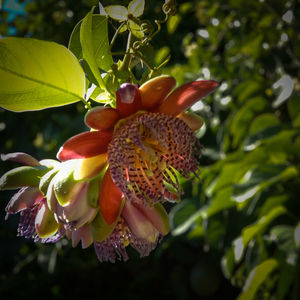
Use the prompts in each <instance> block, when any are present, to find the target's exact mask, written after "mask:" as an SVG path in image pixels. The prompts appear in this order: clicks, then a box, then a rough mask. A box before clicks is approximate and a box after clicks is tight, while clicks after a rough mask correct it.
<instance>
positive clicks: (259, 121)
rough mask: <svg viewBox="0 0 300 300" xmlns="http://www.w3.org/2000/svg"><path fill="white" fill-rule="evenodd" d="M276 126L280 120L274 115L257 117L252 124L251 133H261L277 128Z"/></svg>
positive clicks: (266, 114) (267, 114) (268, 114)
mask: <svg viewBox="0 0 300 300" xmlns="http://www.w3.org/2000/svg"><path fill="white" fill-rule="evenodd" d="M276 125H279V120H278V118H277V117H276V116H275V115H274V114H272V113H265V114H261V115H259V116H258V117H256V118H255V119H254V120H253V122H252V123H251V126H250V129H249V133H250V134H254V133H257V132H259V131H261V130H262V129H265V128H268V127H272V126H276Z"/></svg>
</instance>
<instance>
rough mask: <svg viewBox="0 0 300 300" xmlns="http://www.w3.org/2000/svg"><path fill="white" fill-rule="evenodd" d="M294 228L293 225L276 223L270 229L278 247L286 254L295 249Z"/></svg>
mask: <svg viewBox="0 0 300 300" xmlns="http://www.w3.org/2000/svg"><path fill="white" fill-rule="evenodd" d="M294 230H295V229H294V227H293V226H290V225H277V226H274V227H273V228H272V230H271V235H272V237H273V239H275V241H276V242H277V243H278V248H279V249H281V250H282V251H284V252H286V253H287V254H290V253H291V252H295V251H296V244H295V240H294Z"/></svg>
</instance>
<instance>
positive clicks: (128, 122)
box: [57, 76, 219, 261]
mask: <svg viewBox="0 0 300 300" xmlns="http://www.w3.org/2000/svg"><path fill="white" fill-rule="evenodd" d="M175 84H176V82H175V80H174V78H173V77H170V76H160V77H157V78H154V79H152V80H150V81H148V82H146V83H145V84H144V85H142V86H141V87H140V88H138V86H137V85H133V84H130V83H126V84H123V85H122V86H121V87H120V88H119V89H118V90H117V92H116V108H111V107H95V108H93V109H91V110H90V111H89V112H88V113H87V115H86V117H85V123H86V125H87V126H89V127H90V128H91V131H89V132H84V133H81V134H78V135H76V136H74V137H72V138H70V139H69V140H67V141H66V142H65V144H64V145H63V146H62V147H61V149H60V151H59V152H58V155H57V157H58V159H59V160H61V161H68V160H80V161H81V164H80V167H79V168H78V170H79V171H78V173H79V174H84V175H80V177H81V176H82V177H85V178H88V177H93V176H95V174H97V172H99V171H100V170H101V169H102V168H103V165H104V164H105V162H107V163H108V168H107V170H106V173H105V175H104V178H103V180H102V183H101V187H100V196H99V207H100V212H99V213H100V214H101V218H103V220H102V222H104V224H106V225H108V227H109V228H110V229H111V230H108V232H109V233H108V234H106V235H102V234H100V236H101V238H97V234H95V233H94V240H95V243H94V244H95V250H96V253H97V255H98V257H99V259H100V260H110V261H114V260H115V259H117V258H123V259H126V258H127V254H126V251H125V247H126V246H127V245H128V244H131V246H133V247H134V248H136V249H137V250H138V251H139V252H140V254H141V255H142V256H143V255H148V254H149V252H150V251H151V250H152V249H153V248H154V247H155V246H156V244H157V242H158V241H159V240H160V237H161V236H162V235H165V234H166V233H167V230H168V225H166V224H163V223H165V221H164V220H165V218H166V217H165V216H166V212H165V210H164V208H163V206H159V208H158V205H161V204H160V203H161V202H164V201H166V200H169V201H177V200H178V195H179V194H180V193H181V190H180V186H179V182H178V178H177V177H178V175H177V174H178V173H179V174H181V175H183V176H185V177H187V178H189V176H190V174H191V173H194V174H195V175H196V176H197V169H198V160H197V157H198V156H199V154H200V150H199V147H198V141H197V139H196V138H195V137H194V132H193V131H194V130H197V129H198V128H199V127H201V126H202V121H201V120H200V119H199V118H198V117H197V116H195V115H193V114H191V113H186V112H185V110H186V109H187V108H188V107H190V106H191V105H192V104H194V103H195V102H196V101H197V100H199V99H200V98H202V97H204V96H206V95H208V94H209V93H211V92H212V91H214V90H215V89H216V88H217V87H218V85H219V84H218V82H216V81H213V80H202V81H194V82H190V83H187V84H184V85H182V86H180V87H178V88H177V89H175V90H173V88H174V86H175ZM172 90H173V91H172ZM124 203H125V204H124ZM93 226H94V225H93ZM100 228H101V226H100ZM138 228H144V230H137V229H138Z"/></svg>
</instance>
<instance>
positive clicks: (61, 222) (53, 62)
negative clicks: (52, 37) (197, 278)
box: [0, 0, 219, 262]
mask: <svg viewBox="0 0 300 300" xmlns="http://www.w3.org/2000/svg"><path fill="white" fill-rule="evenodd" d="M144 5H145V3H144V1H143V0H133V1H131V2H130V3H129V5H128V7H127V8H126V7H124V6H117V5H113V6H108V7H105V8H104V7H103V6H102V5H101V4H100V6H99V7H100V9H99V11H100V13H99V14H95V13H94V10H95V8H94V7H93V8H92V10H91V11H90V12H89V13H88V14H87V15H86V17H85V18H84V19H83V20H81V21H80V22H79V23H78V24H77V25H76V27H75V28H74V30H73V32H72V35H71V38H70V42H69V49H66V48H64V47H62V46H61V45H58V44H56V43H52V42H45V41H39V40H35V39H28V38H27V39H23V38H4V39H2V40H0V52H1V56H2V57H4V58H5V59H3V60H1V62H0V77H1V85H0V94H1V97H0V105H1V106H2V107H3V108H5V109H8V110H12V111H28V110H39V109H44V108H49V107H54V106H61V105H66V104H70V103H74V102H77V101H82V102H83V103H84V104H85V108H86V109H87V113H86V115H85V119H84V121H85V124H86V125H87V126H88V127H89V128H90V130H89V131H87V132H83V133H79V134H78V135H75V136H73V137H71V138H69V139H68V140H67V141H66V142H65V143H64V144H63V146H62V147H61V148H60V150H59V151H58V153H57V159H58V160H51V159H46V160H41V161H38V160H36V159H35V158H33V157H32V156H30V155H28V154H25V153H22V152H18V153H10V154H3V155H2V156H1V159H2V160H3V161H6V160H12V161H15V162H19V163H21V164H23V165H25V166H21V167H19V168H15V169H13V170H11V171H9V172H7V173H6V174H4V175H3V176H2V177H1V179H0V188H1V189H16V188H19V191H18V192H17V193H16V194H15V195H14V196H13V197H12V199H11V200H10V202H9V203H8V205H7V208H6V211H7V217H8V216H9V215H10V214H15V213H20V221H19V226H18V235H19V236H24V237H25V238H33V239H34V240H35V241H36V242H38V241H40V242H56V241H58V240H59V239H61V238H62V237H64V236H66V237H67V238H68V239H71V240H72V245H73V246H76V245H77V244H78V243H79V242H80V241H81V243H82V247H83V248H87V247H89V246H90V245H91V244H94V248H95V251H96V254H97V256H98V258H99V260H100V261H111V262H114V261H115V260H117V259H123V260H126V259H127V258H128V256H127V252H126V249H125V248H126V247H127V246H128V245H131V246H132V247H133V248H135V249H136V250H137V251H138V252H139V253H140V255H141V256H145V255H148V254H149V253H150V251H152V250H153V249H154V248H155V247H156V245H157V243H158V242H159V241H160V240H161V238H162V237H163V236H164V235H166V234H167V233H168V231H169V218H168V214H167V212H166V210H165V208H164V206H163V203H164V202H165V201H169V202H178V201H179V195H180V194H181V193H182V190H181V187H180V184H179V180H178V178H179V177H180V176H184V177H186V178H190V179H191V180H193V178H197V176H198V164H199V162H198V158H199V156H200V154H201V147H200V144H199V142H198V140H197V139H196V137H195V135H194V131H196V130H198V129H199V128H200V127H201V126H202V124H203V122H202V120H201V118H199V117H198V116H197V115H195V114H192V113H190V112H186V110H187V109H188V108H189V107H190V106H191V105H192V104H194V103H195V102H196V101H197V100H199V99H200V98H202V97H205V96H206V95H208V94H209V93H211V92H212V91H214V90H215V89H216V88H217V87H218V85H219V84H218V82H216V81H214V80H199V81H193V82H189V83H186V84H184V85H182V86H180V87H177V88H175V85H176V81H175V79H174V78H173V77H171V76H167V75H162V71H161V68H162V67H163V66H164V65H165V64H166V63H167V62H168V60H169V58H166V60H165V61H163V62H162V63H161V64H160V65H159V66H152V65H151V64H150V63H149V61H148V59H147V56H146V54H145V53H144V52H145V51H144V48H145V47H146V46H147V45H148V44H149V43H150V41H151V40H152V38H154V36H155V35H156V34H157V33H158V32H159V30H160V24H161V23H163V22H165V21H166V20H167V19H168V17H169V16H170V15H173V14H174V12H175V4H174V2H173V1H170V0H169V1H165V4H164V5H163V12H164V14H165V19H164V20H163V21H159V20H156V24H157V26H158V28H157V30H156V31H155V30H154V29H153V27H152V25H151V23H150V22H149V21H143V20H141V18H140V17H141V16H142V14H143V11H144ZM110 18H111V19H114V20H115V21H116V22H117V23H120V24H119V27H118V29H117V30H116V33H115V35H114V36H113V38H112V40H111V42H109V39H108V20H109V19H110ZM125 31H126V32H128V41H127V48H126V50H125V52H124V53H122V52H115V53H114V52H113V51H112V49H113V46H114V42H115V40H116V39H117V37H118V35H120V34H121V33H123V32H125ZM21 47H22V51H20V49H21ZM118 57H122V59H119V60H118ZM15 62H18V64H16V63H15ZM144 66H146V67H144ZM134 68H137V70H134ZM141 70H142V71H141ZM134 71H136V72H134ZM139 71H140V72H139ZM135 73H141V75H140V76H139V78H138V75H136V74H135ZM8 87H9V93H8V90H7V89H8ZM90 99H92V100H94V101H95V102H98V103H101V104H102V105H98V106H93V107H92V104H91V102H90V101H89V100H90Z"/></svg>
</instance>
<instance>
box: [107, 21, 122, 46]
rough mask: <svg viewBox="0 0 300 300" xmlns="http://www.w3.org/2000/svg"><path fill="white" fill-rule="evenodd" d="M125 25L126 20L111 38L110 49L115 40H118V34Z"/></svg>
mask: <svg viewBox="0 0 300 300" xmlns="http://www.w3.org/2000/svg"><path fill="white" fill-rule="evenodd" d="M123 25H124V22H122V23H121V25H120V26H119V27H118V29H117V30H116V32H115V34H114V36H113V38H112V39H111V42H110V46H109V47H110V50H111V49H112V47H113V44H114V42H115V40H116V38H117V36H118V34H119V32H120V30H121V28H122V27H123Z"/></svg>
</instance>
